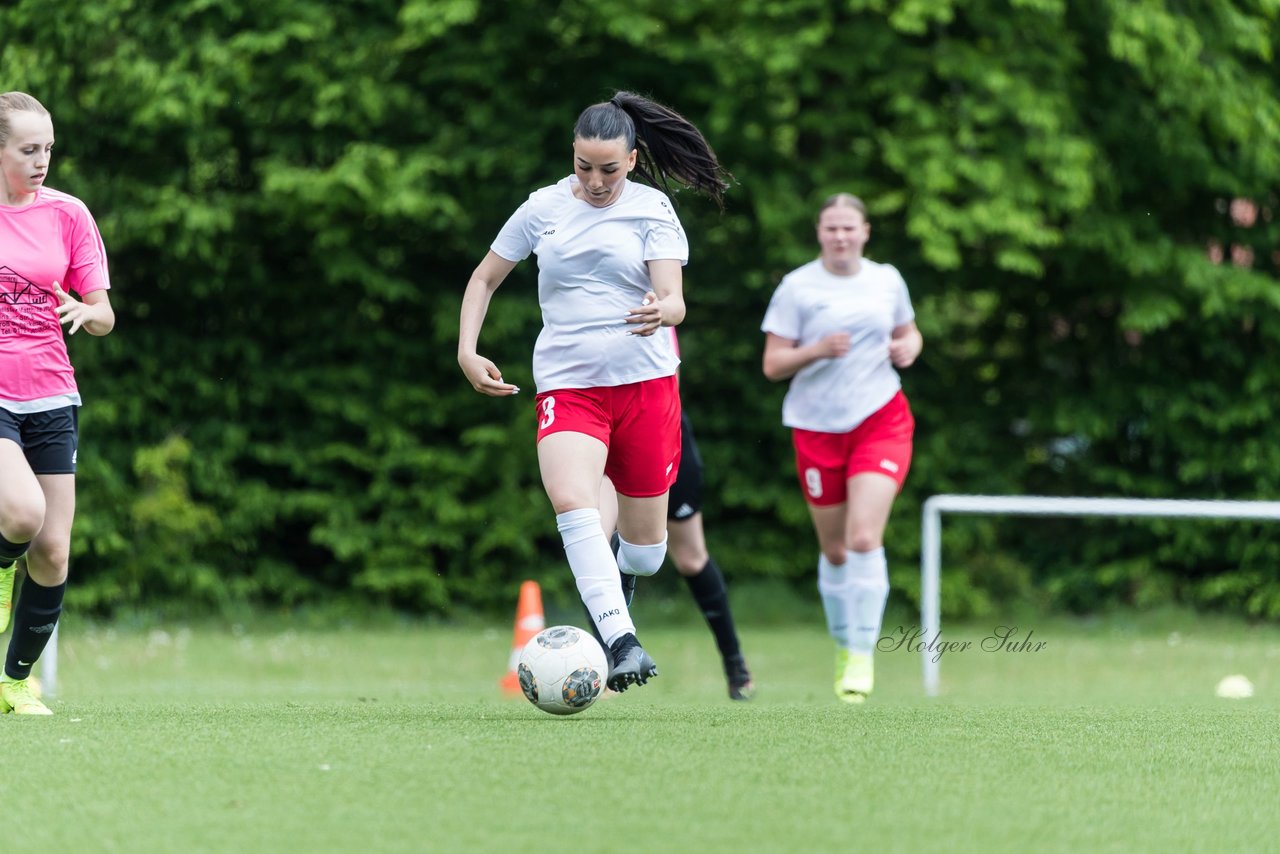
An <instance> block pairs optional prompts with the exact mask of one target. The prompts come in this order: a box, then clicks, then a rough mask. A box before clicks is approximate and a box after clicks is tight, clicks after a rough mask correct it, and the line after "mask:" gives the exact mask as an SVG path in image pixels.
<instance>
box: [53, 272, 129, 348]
mask: <svg viewBox="0 0 1280 854" xmlns="http://www.w3.org/2000/svg"><path fill="white" fill-rule="evenodd" d="M53 295H54V296H55V297H57V298H58V303H59V304H58V307H57V308H56V309H54V310H55V311H56V312H58V322H59V323H61V324H62V325H63V326H66V325H67V324H68V323H69V324H71V328H70V329H68V330H67V334H68V335H75V334H76V330H77V329H80V328H81V327H84V331H85V332H88V333H89V334H90V335H106V334H107V333H108V332H110V331H111V330H112V329H114V328H115V325H116V312H115V309H113V308H112V307H111V297H110V296H109V295H108V294H107V291H106V290H105V289H103V290H97V291H90V292H89V293H87V294H85V296H84V299H83V300H78V299H76V298H75V297H73V296H72V295H71V294H69V293H67V292H66V291H64V290H63V289H62V285H60V284H59V283H57V282H54V283H53Z"/></svg>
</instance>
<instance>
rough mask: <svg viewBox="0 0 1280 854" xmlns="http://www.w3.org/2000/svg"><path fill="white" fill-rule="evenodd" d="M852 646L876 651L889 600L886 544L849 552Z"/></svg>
mask: <svg viewBox="0 0 1280 854" xmlns="http://www.w3.org/2000/svg"><path fill="white" fill-rule="evenodd" d="M848 557H849V559H848V561H847V562H846V563H845V567H847V568H848V573H849V574H848V577H849V591H848V596H849V625H850V631H849V650H850V651H851V652H856V653H859V654H862V655H871V654H872V653H874V652H875V649H876V641H877V640H879V638H880V625H881V623H882V622H883V621H884V605H885V602H887V601H888V600H889V564H888V562H886V561H885V557H884V548H883V547H881V548H878V549H876V550H875V551H870V552H855V551H850V552H849V553H848Z"/></svg>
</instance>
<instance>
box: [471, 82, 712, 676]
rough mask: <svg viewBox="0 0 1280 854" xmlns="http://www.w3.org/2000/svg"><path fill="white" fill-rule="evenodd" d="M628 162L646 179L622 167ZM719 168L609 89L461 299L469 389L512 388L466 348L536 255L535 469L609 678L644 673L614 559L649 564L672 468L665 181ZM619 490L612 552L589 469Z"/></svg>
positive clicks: (673, 219)
mask: <svg viewBox="0 0 1280 854" xmlns="http://www.w3.org/2000/svg"><path fill="white" fill-rule="evenodd" d="M633 171H635V172H636V173H637V174H638V175H639V177H641V178H643V179H645V180H646V181H647V182H648V183H650V184H653V185H655V186H645V185H643V184H637V183H634V182H633V181H631V180H630V179H629V176H630V175H631V173H632V172H633ZM726 177H727V176H726V173H725V172H724V170H723V169H722V168H721V167H720V164H719V163H718V162H717V160H716V156H715V153H714V152H713V151H712V150H711V147H710V146H709V145H708V144H707V142H706V140H705V139H704V138H703V136H702V134H701V133H700V132H699V131H698V129H697V128H696V127H694V126H693V125H692V124H690V123H689V122H688V121H687V120H686V119H684V118H683V117H682V116H680V115H678V114H677V113H675V112H674V111H672V110H670V109H668V108H667V107H664V106H662V105H661V104H658V103H655V102H653V101H651V100H649V99H647V98H643V97H641V96H639V95H635V94H632V93H629V92H618V93H617V94H616V95H614V96H613V97H612V98H611V99H610V100H608V101H606V102H603V103H599V104H594V105H592V106H590V107H588V108H587V109H586V110H584V111H583V112H582V114H581V115H580V116H579V117H578V121H577V124H576V125H575V126H574V133H573V174H572V175H569V176H568V177H566V178H564V179H562V180H561V181H559V182H557V183H555V184H553V185H551V186H548V187H543V188H542V189H540V190H536V191H535V192H533V193H532V194H531V195H530V196H529V199H528V200H527V201H526V202H525V203H524V204H523V205H521V206H520V208H519V209H518V210H517V211H516V212H515V213H514V214H512V216H511V218H510V219H509V220H508V221H507V223H506V225H504V226H503V227H502V230H501V231H500V232H499V234H498V237H497V239H496V240H494V242H493V244H492V246H491V247H490V249H489V252H488V254H487V255H485V257H484V259H483V260H482V261H481V262H480V265H479V266H478V267H476V269H475V272H473V273H472V274H471V280H470V281H469V282H468V283H467V289H466V292H465V294H464V295H463V299H462V314H461V318H460V328H459V334H458V364H459V365H460V366H461V368H462V372H463V373H464V374H465V375H466V377H467V379H468V380H470V382H471V384H472V386H474V387H475V389H476V391H478V392H480V393H481V394H486V395H490V396H493V397H502V396H507V395H513V394H516V393H517V392H518V391H519V389H518V388H517V387H516V386H515V385H514V384H512V383H507V382H504V381H503V379H502V372H501V371H500V370H499V369H498V367H497V366H496V365H495V364H494V363H493V362H492V361H490V360H489V359H487V358H485V357H484V356H481V355H480V354H479V353H478V352H477V347H478V341H479V337H480V329H481V326H482V325H483V323H484V317H485V314H486V312H487V310H488V306H489V300H490V299H491V297H492V296H493V292H494V291H495V290H496V289H497V288H498V286H499V285H501V284H502V282H503V280H504V279H505V278H506V277H507V275H508V274H509V273H510V272H511V270H512V269H513V268H514V267H515V266H516V264H517V263H518V262H520V261H521V260H523V259H525V258H527V257H528V256H529V255H530V253H532V254H535V255H537V256H538V300H539V303H540V305H541V306H542V319H543V328H542V332H541V333H540V334H539V335H538V341H537V343H536V345H535V346H534V351H533V378H534V382H535V384H536V386H537V397H536V399H535V407H536V415H537V442H538V467H539V469H540V471H541V474H542V483H543V486H544V488H545V489H546V491H547V497H548V498H550V500H551V504H552V506H553V507H554V509H555V512H556V527H557V528H558V529H559V531H560V535H561V538H562V539H563V541H564V548H565V554H566V556H567V558H568V561H569V566H570V568H571V569H572V570H573V575H574V579H575V580H576V582H577V587H578V591H579V593H580V594H581V596H582V601H583V604H585V605H586V607H587V610H588V612H589V613H590V614H591V615H592V619H593V621H594V624H595V628H596V630H597V631H598V632H599V634H600V636H601V637H602V638H603V639H604V641H605V643H606V646H607V651H608V653H609V658H610V673H609V678H608V684H609V687H610V688H612V689H614V690H615V691H622V690H625V689H626V688H627V687H628V686H629V685H631V684H644V683H645V682H646V681H647V680H648V679H649V678H650V677H651V676H654V675H656V674H657V666H656V665H655V664H654V662H653V659H652V658H651V657H650V656H649V655H648V653H646V652H645V651H644V649H643V648H642V647H641V646H640V643H639V641H638V640H637V639H636V635H635V624H634V623H633V622H632V621H631V617H630V613H629V612H628V609H627V603H626V601H625V599H624V596H623V592H622V585H621V580H620V577H619V571H621V572H624V573H627V574H630V575H652V574H653V573H655V572H657V571H658V568H659V567H660V566H661V565H662V561H663V558H664V557H665V555H666V522H667V491H668V490H669V489H670V487H671V484H672V482H673V481H674V480H675V477H676V472H677V470H678V469H679V466H680V398H679V392H678V390H677V388H676V378H675V374H676V367H677V366H678V364H679V359H678V357H677V356H676V353H675V349H674V347H673V346H672V343H671V338H670V336H667V335H654V334H653V333H654V332H656V331H657V330H658V329H659V328H661V327H664V326H675V325H677V324H679V323H680V322H681V321H682V320H683V319H684V315H685V305H684V295H683V290H682V267H683V265H684V264H685V262H686V261H687V260H688V257H689V249H688V243H687V241H686V239H685V233H684V229H683V228H682V227H681V226H680V220H679V218H678V217H677V216H676V214H675V211H674V209H673V207H672V203H671V200H670V199H669V198H668V196H667V194H666V193H664V192H662V191H660V190H659V189H656V187H659V186H660V187H663V188H666V187H667V186H668V180H669V179H675V180H676V181H677V182H679V183H680V184H683V185H685V186H688V187H691V188H693V189H695V190H699V191H702V192H704V193H706V194H708V195H710V196H712V197H713V198H714V199H716V201H717V202H720V201H721V195H722V193H723V192H724V189H725V188H726V186H727V184H726V182H725V178H726ZM606 474H607V475H608V476H609V478H610V479H611V480H612V481H613V483H614V485H615V486H616V487H617V490H618V494H619V495H618V503H619V518H618V533H619V536H620V538H621V542H620V545H619V550H618V555H617V558H616V559H615V557H614V555H613V552H612V551H611V549H610V548H609V542H608V540H607V539H606V538H605V534H604V531H603V529H602V527H601V519H600V510H599V495H600V483H601V478H602V477H603V476H604V475H606Z"/></svg>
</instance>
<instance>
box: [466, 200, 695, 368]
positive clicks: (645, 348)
mask: <svg viewBox="0 0 1280 854" xmlns="http://www.w3.org/2000/svg"><path fill="white" fill-rule="evenodd" d="M577 182H578V179H577V176H575V175H570V176H569V177H567V178H565V179H563V180H562V181H560V182H558V183H556V184H553V185H552V186H550V187H543V188H542V189H540V190H536V191H534V192H533V193H532V194H530V196H529V199H528V201H526V202H525V203H524V204H523V205H521V206H520V208H519V209H518V210H517V211H516V212H515V213H514V214H512V215H511V218H510V219H509V220H507V224H506V225H504V226H503V227H502V231H500V232H499V233H498V237H497V239H496V240H494V242H493V245H492V246H491V247H490V248H491V249H492V250H493V251H494V253H496V254H497V255H500V256H502V257H503V258H506V259H507V260H508V261H522V260H524V259H525V258H527V257H529V253H531V252H532V253H534V254H536V255H537V256H538V301H539V303H540V304H541V306H542V332H541V333H539V335H538V342H537V344H536V345H535V346H534V348H533V380H534V383H535V385H536V386H537V390H538V392H544V391H552V390H554V389H562V388H597V387H601V386H616V385H625V384H627V383H635V382H641V381H643V380H652V379H658V378H660V377H669V376H671V375H672V374H674V373H675V372H676V367H677V365H679V364H680V360H679V358H678V357H677V356H676V352H675V348H674V347H673V346H672V341H671V336H669V335H649V336H646V337H639V336H636V335H629V334H627V333H628V332H630V330H632V329H633V328H634V326H633V325H632V324H629V323H627V322H626V317H627V310H628V309H631V308H636V307H637V306H639V305H640V304H641V303H642V302H643V300H644V295H645V294H646V293H648V292H649V291H650V290H652V283H651V282H650V280H649V269H648V266H647V265H646V263H645V262H647V261H656V260H662V259H673V260H678V261H680V262H681V263H684V262H687V261H688V260H689V243H688V240H687V239H686V238H685V234H684V229H683V228H682V227H681V226H680V220H679V218H678V217H677V216H676V213H675V211H674V210H673V209H672V206H671V201H670V199H668V198H667V197H666V195H665V194H663V193H662V192H660V191H658V190H655V189H653V188H652V187H648V186H645V185H644V184H637V183H635V182H634V181H627V182H626V184H625V186H624V187H623V190H622V195H621V196H619V198H618V200H617V201H616V202H614V203H613V204H611V205H609V206H608V207H604V208H598V207H595V206H594V205H591V204H589V203H587V202H585V201H583V200H582V199H579V198H577V197H576V196H574V195H573V185H574V184H576V183H577Z"/></svg>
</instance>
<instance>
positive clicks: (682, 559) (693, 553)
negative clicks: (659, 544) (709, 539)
mask: <svg viewBox="0 0 1280 854" xmlns="http://www.w3.org/2000/svg"><path fill="white" fill-rule="evenodd" d="M667 551H668V553H669V554H670V555H671V562H672V563H673V564H675V567H676V572H678V573H680V574H681V575H697V574H698V573H699V572H701V571H702V568H703V567H705V566H706V565H707V561H708V560H710V558H711V555H709V554H707V550H706V549H705V548H692V547H689V546H673V547H671V548H669V549H668V550H667Z"/></svg>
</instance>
